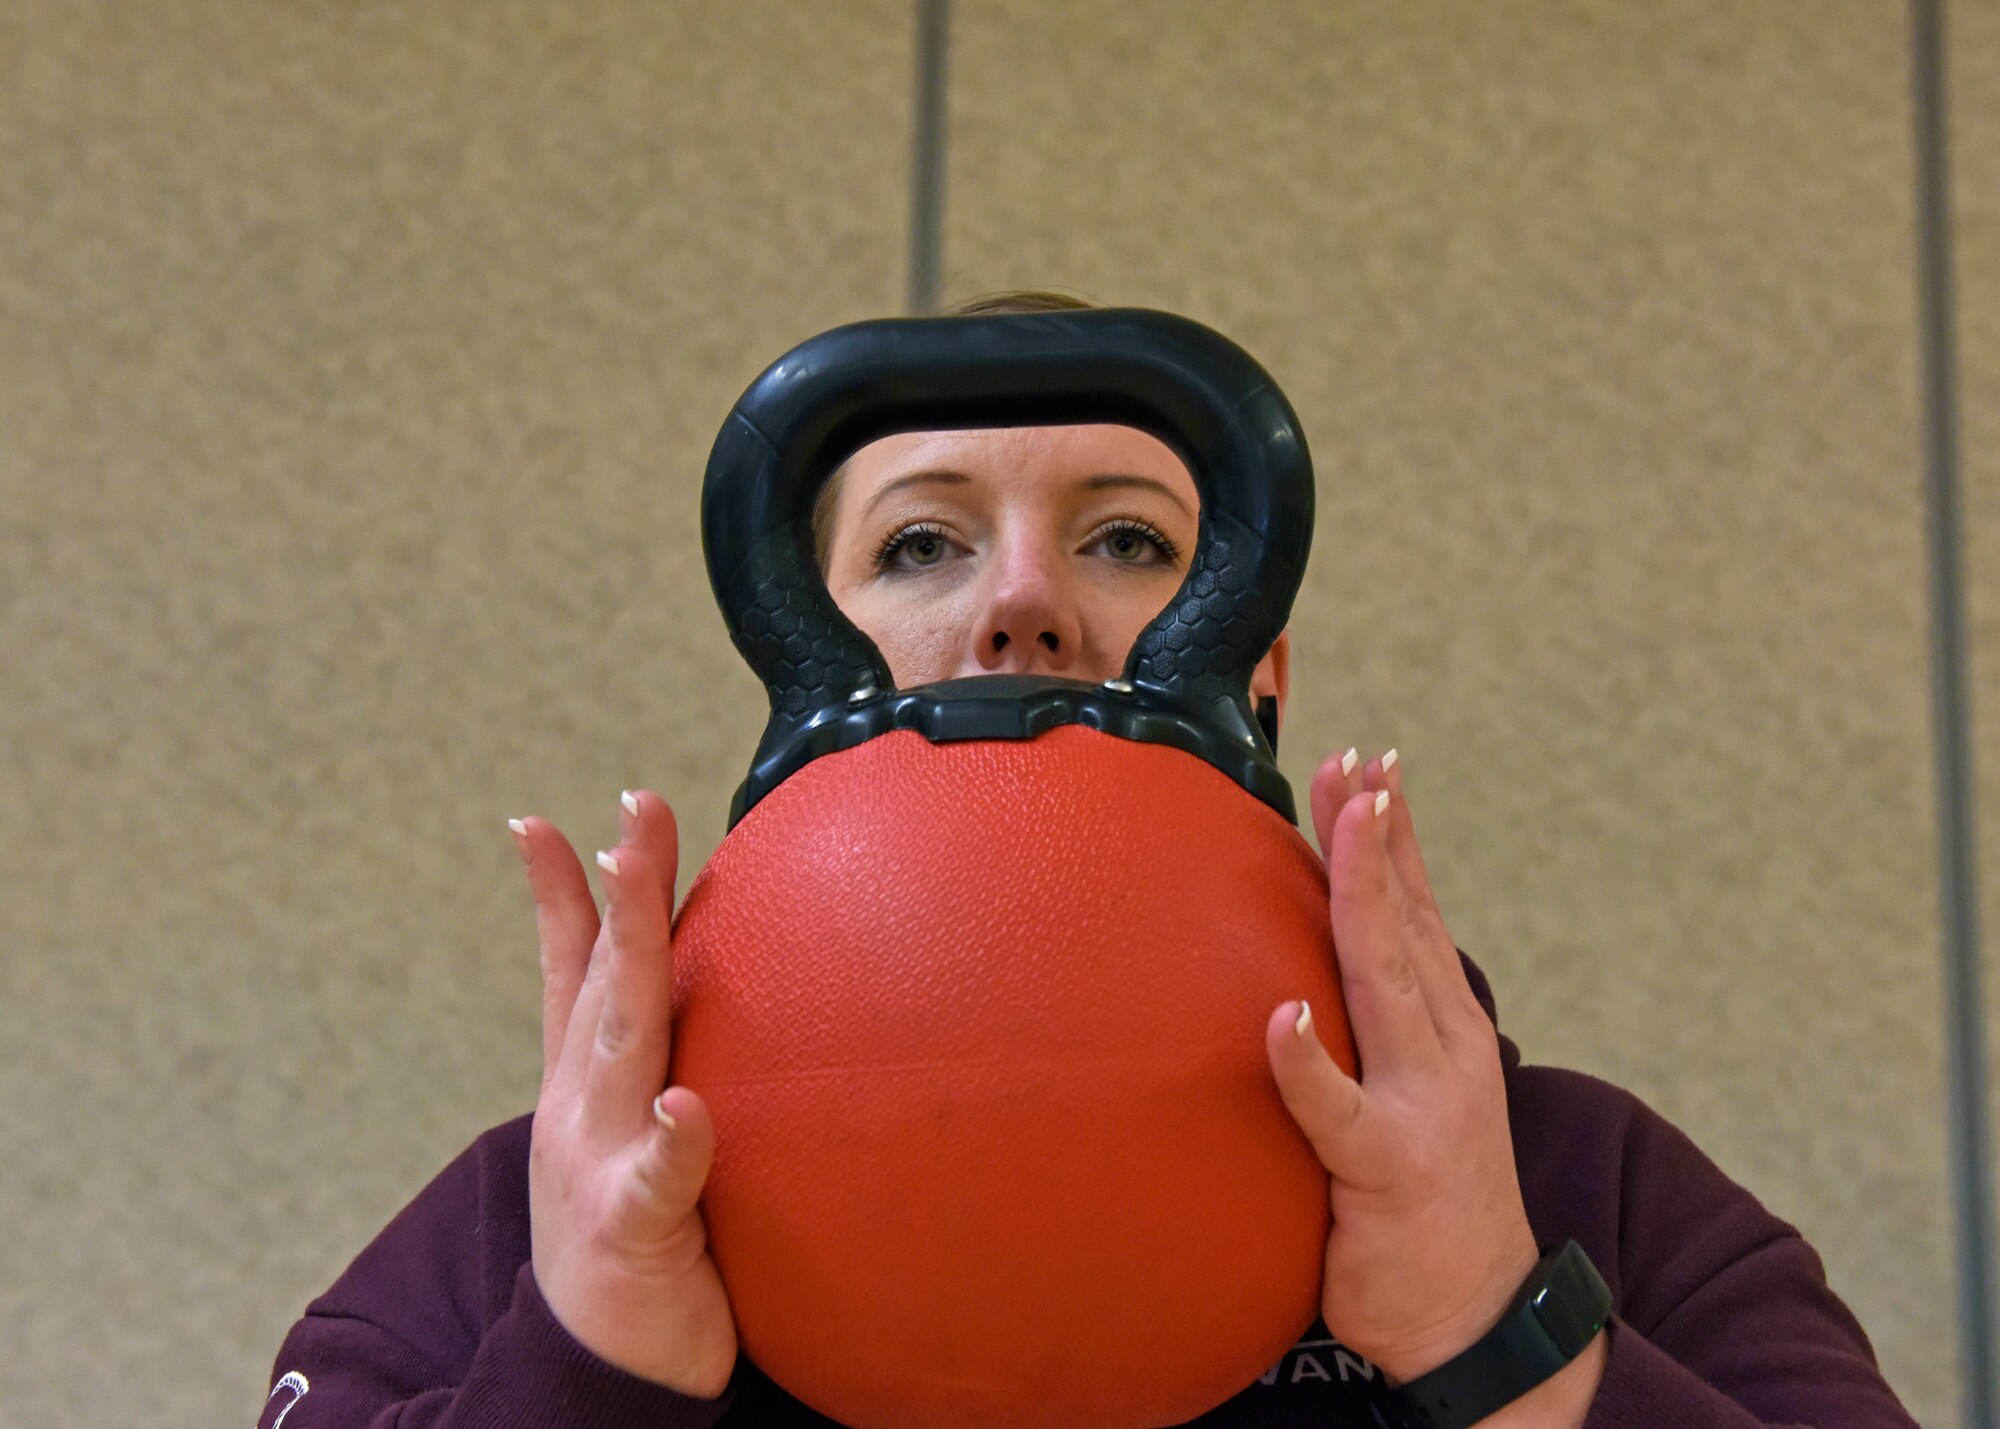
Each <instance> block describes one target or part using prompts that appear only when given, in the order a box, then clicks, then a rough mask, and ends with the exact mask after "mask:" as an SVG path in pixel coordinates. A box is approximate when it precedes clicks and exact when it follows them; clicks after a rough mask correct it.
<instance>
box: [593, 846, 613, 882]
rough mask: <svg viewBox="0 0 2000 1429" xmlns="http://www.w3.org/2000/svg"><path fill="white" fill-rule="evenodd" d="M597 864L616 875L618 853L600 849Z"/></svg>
mask: <svg viewBox="0 0 2000 1429" xmlns="http://www.w3.org/2000/svg"><path fill="white" fill-rule="evenodd" d="M597 866H598V867H599V868H601V869H603V870H604V871H605V872H606V873H609V874H611V875H613V876H614V877H615V876H616V875H617V873H618V855H617V854H615V853H606V852H604V850H602V849H599V850H598V852H597Z"/></svg>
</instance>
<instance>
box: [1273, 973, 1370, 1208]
mask: <svg viewBox="0 0 2000 1429" xmlns="http://www.w3.org/2000/svg"><path fill="white" fill-rule="evenodd" d="M1264 1050H1265V1052H1266V1053H1267V1054H1268V1055H1269V1057H1270V1059H1271V1075H1272V1076H1273V1077H1274V1078H1276V1080H1277V1083H1278V1095H1279V1096H1280V1097H1282V1098H1283V1099H1284V1103H1285V1110H1286V1111H1288V1112H1290V1113H1291V1114H1292V1120H1293V1121H1295V1122H1297V1123H1298V1125H1299V1130H1300V1131H1303V1132H1304V1133H1305V1134H1306V1140H1307V1141H1309V1142H1310V1143H1312V1149H1313V1154H1314V1155H1315V1156H1317V1157H1319V1164H1320V1165H1322V1166H1324V1167H1325V1168H1326V1169H1327V1172H1328V1174H1330V1175H1331V1176H1332V1177H1333V1178H1334V1179H1335V1180H1336V1181H1339V1182H1341V1183H1343V1184H1345V1185H1348V1186H1353V1187H1356V1188H1358V1189H1373V1188H1374V1187H1375V1185H1376V1184H1377V1183H1380V1182H1381V1181H1382V1168H1383V1166H1384V1163H1385V1160H1386V1158H1384V1157H1383V1156H1381V1155H1379V1154H1378V1153H1377V1151H1376V1148H1375V1147H1374V1145H1373V1144H1372V1143H1373V1142H1374V1140H1375V1137H1374V1135H1373V1131H1374V1118H1373V1117H1371V1116H1370V1114H1369V1106H1368V1096H1367V1093H1366V1092H1364V1091H1363V1090H1362V1088H1361V1083H1360V1082H1358V1081H1356V1080H1355V1079H1354V1078H1353V1077H1350V1076H1348V1075H1347V1073H1346V1072H1345V1071H1343V1070H1342V1069H1341V1067H1340V1064H1339V1063H1337V1062H1335V1061H1334V1060H1333V1058H1332V1057H1331V1056H1329V1055H1328V1054H1327V1050H1326V1048H1325V1046H1324V1045H1322V1044H1321V1042H1320V1040H1319V1030H1318V1029H1317V1028H1316V1027H1315V1026H1314V1025H1313V1021H1312V1012H1311V1009H1310V1007H1309V1005H1308V1004H1306V1003H1304V1002H1287V1003H1284V1004H1282V1005H1280V1006H1279V1008H1278V1010H1277V1011H1276V1012H1274V1013H1272V1014H1271V1020H1270V1022H1269V1023H1267V1024H1266V1025H1265V1028H1264Z"/></svg>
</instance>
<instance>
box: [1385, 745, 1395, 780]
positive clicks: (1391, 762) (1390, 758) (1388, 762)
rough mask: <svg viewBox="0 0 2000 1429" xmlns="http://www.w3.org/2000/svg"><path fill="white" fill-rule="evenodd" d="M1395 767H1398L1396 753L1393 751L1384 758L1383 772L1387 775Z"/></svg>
mask: <svg viewBox="0 0 2000 1429" xmlns="http://www.w3.org/2000/svg"><path fill="white" fill-rule="evenodd" d="M1395 767H1396V751H1395V750H1393V749H1392V750H1390V751H1389V752H1388V753H1387V754H1385V755H1383V756H1382V772H1383V773H1384V774H1387V773H1388V772H1389V771H1390V770H1391V769H1394V768H1395Z"/></svg>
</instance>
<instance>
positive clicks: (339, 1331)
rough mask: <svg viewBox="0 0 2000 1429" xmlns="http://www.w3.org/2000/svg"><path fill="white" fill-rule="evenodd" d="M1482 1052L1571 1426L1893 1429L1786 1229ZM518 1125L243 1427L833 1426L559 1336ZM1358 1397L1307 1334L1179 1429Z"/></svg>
mask: <svg viewBox="0 0 2000 1429" xmlns="http://www.w3.org/2000/svg"><path fill="white" fill-rule="evenodd" d="M1466 971H1467V973H1468V974H1469V975H1470V977H1471V979H1472V986H1473V990H1474V991H1475V992H1476V993H1478V995H1479V1000H1480V1002H1481V1003H1482V1004H1483V1005H1484V1006H1485V1007H1486V1010H1487V1013H1488V1015H1489V1016H1490V1015H1492V1012H1493V997H1492V993H1491V990H1490V989H1489V987H1488V985H1487V982H1486V979H1485V977H1484V976H1483V975H1482V974H1480V972H1479V971H1478V969H1476V968H1474V967H1473V966H1472V964H1471V962H1470V961H1469V960H1468V961H1467V962H1466ZM1500 1050H1501V1056H1502V1059H1503V1061H1504V1064H1505V1067H1506V1078H1507V1114H1508V1118H1509V1121H1510V1123H1511V1125H1512V1127H1513V1136H1514V1158H1515V1163H1516V1165H1517V1166H1518V1168H1519V1171H1520V1177H1521V1193H1522V1197H1523V1199H1524V1200H1525V1201H1526V1203H1527V1209H1528V1219H1529V1221H1530V1223H1531V1224H1532V1225H1533V1227H1534V1231H1535V1239H1536V1241H1537V1242H1538V1243H1539V1244H1541V1245H1542V1246H1544V1247H1549V1246H1554V1245H1559V1244H1560V1243H1561V1242H1562V1241H1564V1240H1565V1239H1574V1240H1576V1241H1577V1242H1579V1243H1580V1244H1581V1245H1582V1246H1583V1248H1584V1249H1585V1250H1586V1251H1587V1252H1589V1254H1590V1258H1591V1260H1593V1261H1594V1262H1595V1263H1596V1265H1597V1268H1598V1269H1599V1271H1601V1272H1602V1273H1603V1275H1604V1279H1605V1280H1606V1282H1607V1283H1608V1284H1609V1285H1610V1287H1611V1291H1612V1295H1613V1297H1614V1299H1613V1318H1612V1321H1611V1326H1610V1357H1609V1360H1608V1362H1607V1364H1606V1367H1605V1372H1604V1382H1603V1384H1602V1386H1601V1387H1600V1388H1599V1390H1598V1392H1597V1398H1596V1400H1595V1402H1594V1403H1593V1405H1592V1407H1591V1411H1590V1417H1589V1420H1588V1422H1587V1425H1586V1429H1752V1426H1758V1425H1814V1426H1835V1425H1837V1426H1840V1429H1878V1426H1891V1425H1893V1426H1896V1429H1915V1421H1914V1420H1912V1419H1911V1418H1910V1417H1909V1416H1908V1415H1907V1414H1906V1413H1905V1412H1904V1411H1903V1409H1902V1407H1901V1406H1900V1405H1899V1404H1898V1403H1897V1400H1896V1396H1895V1395H1894V1394H1893V1393H1892V1392H1891V1391H1890V1389H1889V1387H1888V1385H1887V1384H1886V1383H1884V1381H1883V1379H1882V1376H1881V1374H1880V1372H1879V1371H1878V1370H1877V1369H1876V1367H1875V1359H1874V1354H1873V1351H1872V1350H1871V1349H1870V1348H1869V1344H1868V1339H1867V1336H1866V1335H1864V1334H1863V1333H1862V1330H1861V1326H1860V1325H1859V1324H1858V1323H1857V1322H1856V1321H1855V1319H1854V1316H1853V1315H1852V1314H1850V1313H1849V1312H1848V1310H1847V1307H1846V1306H1844V1305H1843V1304H1841V1302H1840V1301H1839V1300H1838V1299H1837V1298H1835V1296H1834V1294H1833V1292H1832V1291H1831V1290H1829V1289H1828V1288H1827V1284H1826V1277H1825V1273H1824V1271H1823V1270H1822V1268H1821V1266H1820V1261H1819V1257H1818V1256H1817V1255H1816V1254H1814V1252H1813V1250H1812V1248H1811V1247H1810V1246H1808V1245H1807V1244H1806V1243H1805V1241H1804V1240H1803V1239H1802V1238H1801V1237H1800V1235H1799V1233H1798V1232H1797V1231H1796V1230H1794V1229H1793V1228H1792V1227H1791V1226H1789V1225H1787V1224H1785V1223H1784V1222H1783V1221H1781V1220H1779V1219H1778V1218H1777V1217H1776V1216H1773V1215H1772V1214H1771V1213H1770V1212H1769V1211H1767V1210H1765V1209H1764V1207H1763V1206H1762V1205H1761V1204H1759V1202H1758V1201H1757V1199H1756V1198H1755V1197H1754V1196H1752V1195H1751V1194H1750V1193H1749V1192H1748V1191H1746V1190H1744V1189H1743V1188H1742V1187H1740V1186H1738V1185H1736V1184H1735V1183H1734V1182H1732V1181H1731V1180H1730V1179H1729V1178H1728V1177H1726V1176H1724V1175H1723V1174H1722V1172H1721V1171H1720V1170H1718V1169H1717V1168H1716V1166H1715V1164H1714V1163H1713V1162H1711V1161H1710V1160H1709V1159H1708V1158H1707V1157H1705V1156H1703V1155H1702V1153H1701V1152H1700V1151H1699V1150H1697V1149H1696V1148H1695V1146H1694V1144H1693V1143H1692V1142H1690V1141H1689V1140H1688V1139H1687V1138H1686V1137H1685V1136H1683V1135H1682V1134H1681V1133H1680V1132H1679V1131H1677V1130H1675V1129H1674V1128H1673V1127H1672V1126H1670V1125H1668V1124H1667V1122H1666V1121H1664V1120H1663V1119H1662V1118H1661V1117H1659V1116H1658V1115H1657V1114H1655V1113H1654V1112H1652V1111H1651V1110H1649V1109H1648V1108H1646V1107H1645V1106H1643V1105H1642V1104H1641V1103H1640V1102H1639V1101H1638V1100H1637V1099H1636V1098H1634V1097H1632V1096H1630V1095H1628V1094H1626V1093H1625V1092H1621V1091H1619V1090H1618V1089H1617V1088H1615V1087H1612V1086H1609V1085H1607V1084H1606V1083H1604V1082H1600V1081H1598V1080H1596V1079H1595V1078H1592V1077H1587V1076H1584V1075H1582V1074H1581V1073H1577V1072H1568V1071H1562V1070H1559V1069H1557V1068H1553V1067H1530V1066H1523V1065H1521V1057H1520V1052H1519V1050H1518V1049H1517V1048H1516V1047H1515V1046H1514V1044H1513V1043H1512V1042H1511V1041H1509V1040H1508V1039H1507V1038H1505V1037H1502V1038H1501V1039H1500ZM530 1122H531V1118H530V1117H525V1116H524V1117H520V1118H517V1119H516V1120H514V1121H510V1122H508V1123H506V1124H505V1125H503V1126H498V1127H495V1128H494V1129H492V1130H491V1131H488V1132H486V1133H485V1134H484V1135H482V1136H481V1137H480V1138H479V1139H478V1140H477V1141H475V1142H473V1143H472V1145H471V1146H470V1147H469V1148H468V1149H467V1150H466V1151H465V1152H464V1153H463V1154H462V1155H460V1156H459V1157H458V1159H457V1160H455V1161H453V1162H452V1163H451V1164H450V1165H449V1166H447V1167H445V1169H444V1170H443V1171H442V1172H440V1173H439V1174H438V1176H437V1179H436V1180H434V1181H432V1182H431V1184H430V1185H429V1186H427V1187H425V1188H424V1190H423V1191H422V1193H421V1194H419V1195H418V1197H417V1198H416V1200H414V1201H413V1202H411V1203H410V1204H409V1205H408V1206H407V1207H405V1208H404V1210H403V1211H402V1212H401V1213H400V1214H399V1215H398V1216H397V1217H396V1218H395V1219H394V1220H393V1221H391V1222H390V1223H389V1225H388V1227H387V1228H386V1229H385V1230H383V1232H382V1233H381V1234H380V1235H379V1236H377V1237H376V1238H375V1240H374V1242H373V1243H372V1244H371V1245H369V1246H368V1248H367V1249H366V1250H364V1251H362V1252H361V1254H360V1256H359V1257H357V1258H356V1260H355V1262H354V1263H353V1264H352V1265H351V1266H349V1267H348V1268H347V1271H346V1272H345V1273H344V1274H343V1275H342V1276H341V1277H340V1279H339V1280H337V1281H335V1282H334V1285H333V1287H332V1288H331V1289H330V1290H328V1291H327V1292H326V1293H325V1294H324V1295H322V1296H320V1297H319V1298H318V1299H317V1300H315V1301H313V1302H312V1303H311V1304H310V1305H308V1306H307V1307H306V1312H305V1317H304V1318H303V1319H301V1320H300V1321H299V1322H298V1323H297V1324H296V1325H294V1326H293V1327H292V1331H291V1333H290V1334H289V1335H287V1336H286V1337H285V1342H284V1345H283V1346H282V1347H281V1348H280V1349H279V1351H278V1358H277V1362H276V1364H275V1365H274V1366H273V1368H272V1389H271V1393H270V1397H269V1398H268V1400H267V1401H266V1403H265V1407H264V1412H263V1416H262V1417H261V1418H260V1419H259V1421H258V1425H259V1429H280V1425H281V1424H282V1429H517V1426H518V1429H626V1426H630V1429H641V1426H644V1429H709V1426H711V1425H728V1426H730V1429H791V1426H807V1425H814V1426H825V1425H831V1424H833V1423H834V1421H833V1420H830V1419H827V1418H825V1417H824V1416H822V1415H820V1414H818V1413H816V1412H814V1411H813V1410H811V1409H808V1408H807V1407H806V1406H805V1405H803V1404H801V1403H799V1402H798V1401H797V1400H796V1399H793V1398H792V1397H791V1396H790V1395H788V1394H786V1393H785V1392H784V1390H782V1389H780V1388H778V1386H776V1385H775V1384H773V1383H772V1382H771V1381H770V1379H768V1378H767V1377H766V1376H765V1375H764V1374H763V1373H762V1372H761V1371H759V1370H758V1368H757V1367H756V1366H755V1365H754V1364H752V1363H751V1362H750V1361H749V1359H748V1358H739V1359H738V1360H737V1363H736V1372H735V1374H734V1376H733V1377H732V1379H731V1381H730V1383H729V1386H728V1388H727V1389H725V1390H724V1391H723V1393H722V1396H721V1397H720V1398H718V1399H694V1398H690V1397H688V1396H686V1395H683V1394H678V1393H676V1392H674V1391H673V1390H670V1389H667V1388H665V1387H663V1386H661V1385H657V1384H654V1383H652V1382H650V1381H648V1380H644V1379H640V1378H638V1377H637V1376H635V1375H632V1374H628V1373H626V1372H625V1371H623V1370H621V1369H618V1368H616V1367H614V1366H612V1365H609V1364H607V1363H605V1362H604V1361H602V1360H600V1359H598V1358H597V1357H596V1356H595V1355H593V1354H592V1353H591V1352H590V1351H589V1350H587V1349H585V1348H584V1347H583V1346H582V1345H580V1344H579V1343H577V1341H576V1340H574V1339H573V1338H571V1337H570V1335H569V1334H568V1333H567V1332H566V1331H565V1330H564V1329H563V1328H562V1326H561V1324H559V1323H558V1322H557V1320H556V1318H555V1317H554V1315H552V1314H551V1313H550V1311H549V1308H548V1306H547V1305H546V1304H545V1303H544V1302H543V1300H542V1297H541V1294H540V1293H539V1291H538V1290H537V1288H536V1285H535V1276H534V1271H533V1268H532V1266H531V1265H530V1261H529V1239H528V1137H529V1128H530ZM1102 1372H1103V1373H1104V1374H1106V1375H1116V1374H1120V1373H1123V1372H1124V1371H1123V1370H1122V1369H1121V1367H1120V1366H1118V1365H1116V1364H1107V1365H1105V1366H1103V1370H1102ZM1378 1382H1379V1379H1378V1376H1377V1374H1376V1371H1375V1368H1374V1366H1372V1365H1370V1364H1368V1363H1367V1362H1366V1361H1365V1360H1363V1359H1362V1358H1361V1357H1360V1356H1358V1355H1356V1354H1354V1353H1353V1352H1352V1351H1350V1350H1348V1349H1346V1348H1344V1347H1343V1346H1341V1345H1340V1344H1338V1343H1337V1342H1336V1341H1335V1340H1334V1339H1333V1338H1332V1336H1331V1335H1329V1334H1328V1333H1327V1330H1326V1327H1325V1325H1324V1324H1321V1323H1318V1322H1315V1323H1314V1325H1313V1326H1312V1328H1311V1329H1309V1330H1308V1331H1307V1332H1306V1333H1305V1335H1304V1337H1303V1338H1301V1339H1300V1341H1299V1342H1298V1344H1297V1345H1296V1346H1294V1347H1293V1348H1292V1349H1291V1350H1290V1351H1288V1352H1287V1353H1286V1354H1285V1356H1284V1358H1283V1359H1281V1360H1279V1362H1278V1363H1277V1364H1275V1365H1273V1366H1271V1368H1270V1370H1269V1371H1267V1372H1266V1373H1265V1374H1264V1375H1263V1376H1261V1377H1260V1378H1259V1379H1258V1380H1257V1381H1256V1382H1255V1383H1253V1384H1250V1385H1248V1386H1246V1387H1245V1388H1244V1389H1243V1391H1242V1392H1241V1393H1239V1394H1238V1395H1236V1396H1235V1397H1234V1398H1233V1399H1230V1400H1229V1401H1228V1402H1226V1403H1224V1404H1221V1405H1219V1406H1217V1407H1216V1408H1215V1409H1213V1410H1211V1411H1209V1412H1208V1413H1207V1414H1204V1415H1202V1416H1201V1417H1200V1418H1199V1419H1196V1420H1193V1421H1191V1422H1192V1423H1194V1424H1198V1425H1202V1426H1205V1429H1206V1427H1207V1426H1214V1429H1224V1426H1231V1429H1233V1426H1244V1429H1248V1426H1259V1429H1290V1427H1291V1426H1298V1429H1306V1426H1312V1429H1342V1426H1354V1429H1374V1425H1375V1423H1376V1421H1375V1419H1374V1418H1373V1416H1372V1415H1371V1414H1370V1413H1369V1411H1368V1399H1369V1396H1370V1393H1371V1392H1372V1390H1373V1389H1374V1387H1375V1386H1376V1385H1377V1383H1378Z"/></svg>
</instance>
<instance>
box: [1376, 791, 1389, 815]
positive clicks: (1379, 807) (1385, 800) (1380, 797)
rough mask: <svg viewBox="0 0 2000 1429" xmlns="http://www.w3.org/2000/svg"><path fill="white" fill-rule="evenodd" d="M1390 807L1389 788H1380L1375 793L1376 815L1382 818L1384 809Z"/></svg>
mask: <svg viewBox="0 0 2000 1429" xmlns="http://www.w3.org/2000/svg"><path fill="white" fill-rule="evenodd" d="M1388 807H1389V791H1388V790H1387V789H1382V790H1378V791H1377V792H1376V795H1375V817H1376V818H1378V819H1379V818H1381V817H1382V811H1383V810H1384V809H1386V808H1388Z"/></svg>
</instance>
